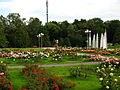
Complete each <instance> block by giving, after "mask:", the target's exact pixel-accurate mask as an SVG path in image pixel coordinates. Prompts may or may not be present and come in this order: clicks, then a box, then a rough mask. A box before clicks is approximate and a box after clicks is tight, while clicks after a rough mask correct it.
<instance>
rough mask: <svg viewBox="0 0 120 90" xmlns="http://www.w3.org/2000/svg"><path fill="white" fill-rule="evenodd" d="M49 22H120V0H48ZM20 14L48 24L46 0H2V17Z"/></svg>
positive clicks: (0, 7) (0, 4)
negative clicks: (84, 20) (92, 20)
mask: <svg viewBox="0 0 120 90" xmlns="http://www.w3.org/2000/svg"><path fill="white" fill-rule="evenodd" d="M48 5H49V6H48V8H49V10H48V12H49V19H48V20H49V21H57V22H62V21H65V20H67V21H68V22H70V23H72V22H73V21H74V20H75V19H78V20H80V19H86V20H89V19H92V18H96V17H97V18H101V19H102V20H103V21H107V20H114V19H117V20H120V0H48ZM9 13H19V14H20V15H21V18H26V19H27V20H29V18H30V17H37V18H39V19H40V20H41V21H42V22H43V23H45V22H46V0H0V15H3V16H5V17H6V16H7V15H8V14H9Z"/></svg>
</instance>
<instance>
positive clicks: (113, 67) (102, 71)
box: [97, 57, 120, 90]
mask: <svg viewBox="0 0 120 90" xmlns="http://www.w3.org/2000/svg"><path fill="white" fill-rule="evenodd" d="M109 59H110V60H109ZM109 59H107V60H105V61H104V63H102V64H101V65H100V67H97V74H98V77H99V80H100V82H101V85H102V88H103V89H104V90H119V89H120V76H119V73H118V71H119V68H118V67H117V65H118V64H119V63H117V62H118V61H116V60H117V59H116V58H114V57H112V58H111V57H110V58H109Z"/></svg>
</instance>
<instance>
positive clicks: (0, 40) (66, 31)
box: [0, 13, 120, 48]
mask: <svg viewBox="0 0 120 90" xmlns="http://www.w3.org/2000/svg"><path fill="white" fill-rule="evenodd" d="M86 29H89V30H91V34H92V36H93V34H96V33H98V34H99V38H100V33H103V32H104V31H105V30H106V31H107V37H108V38H107V41H108V43H112V44H113V45H114V44H116V43H117V44H120V38H119V37H120V21H119V20H110V21H105V22H104V21H103V20H101V19H100V18H92V19H89V20H86V19H80V20H77V19H75V20H74V22H73V23H68V21H63V22H56V21H51V22H48V23H46V24H45V25H43V24H42V22H41V21H40V20H39V19H38V18H33V17H31V18H30V19H29V20H28V21H26V18H21V16H20V15H19V13H10V14H9V15H8V16H7V17H4V16H2V15H1V16H0V48H7V47H8V48H21V47H32V46H38V37H37V35H38V34H39V33H44V36H42V43H43V46H44V47H48V46H53V45H54V44H55V43H56V42H55V40H58V41H59V45H60V46H72V47H75V46H78V47H85V46H86V40H87V35H86V33H85V30H86Z"/></svg>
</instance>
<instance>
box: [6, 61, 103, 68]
mask: <svg viewBox="0 0 120 90" xmlns="http://www.w3.org/2000/svg"><path fill="white" fill-rule="evenodd" d="M100 63H101V62H83V63H69V64H44V65H38V66H39V67H56V66H73V65H89V64H100ZM7 68H25V66H7Z"/></svg>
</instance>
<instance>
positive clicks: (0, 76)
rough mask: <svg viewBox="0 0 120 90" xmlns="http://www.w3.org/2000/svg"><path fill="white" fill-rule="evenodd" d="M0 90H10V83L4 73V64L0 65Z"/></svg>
mask: <svg viewBox="0 0 120 90" xmlns="http://www.w3.org/2000/svg"><path fill="white" fill-rule="evenodd" d="M0 90H12V83H11V82H10V81H9V80H8V77H7V73H6V64H0Z"/></svg>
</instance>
